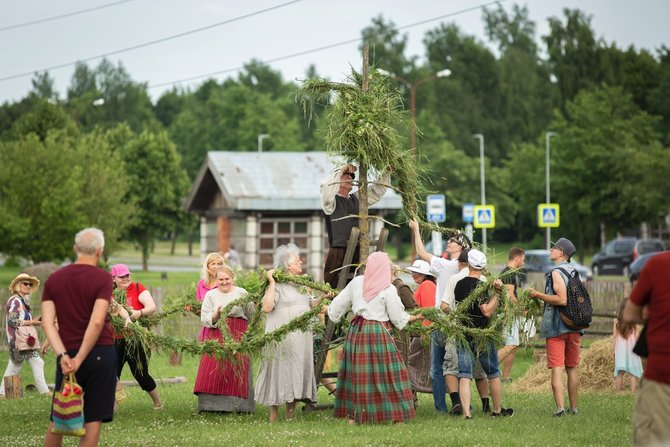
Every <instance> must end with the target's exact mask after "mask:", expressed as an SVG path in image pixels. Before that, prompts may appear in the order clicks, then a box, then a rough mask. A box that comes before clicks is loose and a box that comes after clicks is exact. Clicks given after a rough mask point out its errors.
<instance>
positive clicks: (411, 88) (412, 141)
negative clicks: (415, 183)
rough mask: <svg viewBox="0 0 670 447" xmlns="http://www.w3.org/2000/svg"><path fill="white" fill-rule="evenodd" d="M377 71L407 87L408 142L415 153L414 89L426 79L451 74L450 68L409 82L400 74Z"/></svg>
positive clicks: (429, 79)
mask: <svg viewBox="0 0 670 447" xmlns="http://www.w3.org/2000/svg"><path fill="white" fill-rule="evenodd" d="M377 71H378V72H379V73H381V74H383V75H384V76H388V77H389V78H393V79H397V80H399V81H401V82H402V83H403V84H405V86H406V87H407V88H408V89H409V112H410V116H411V117H412V127H411V128H410V134H409V143H410V147H411V148H412V151H413V152H414V154H415V155H416V90H417V89H418V88H419V86H420V85H421V84H425V83H426V82H428V81H432V80H433V79H437V78H446V77H447V76H449V75H450V74H451V70H449V69H448V68H445V69H444V70H440V71H438V72H437V73H435V74H432V75H430V76H426V77H425V78H423V79H419V80H418V81H416V82H410V81H408V80H407V79H405V78H403V77H402V76H398V75H396V74H394V73H391V72H389V71H386V70H384V69H382V68H379V69H377Z"/></svg>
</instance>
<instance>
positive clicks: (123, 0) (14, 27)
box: [0, 0, 133, 32]
mask: <svg viewBox="0 0 670 447" xmlns="http://www.w3.org/2000/svg"><path fill="white" fill-rule="evenodd" d="M132 1H133V0H121V1H118V2H113V3H107V4H105V5H100V6H95V7H93V8H88V9H81V10H79V11H73V12H68V13H65V14H61V15H57V16H53V17H45V18H44V19H38V20H33V21H30V22H23V23H17V24H16V25H8V26H3V27H1V28H0V32H3V31H7V30H10V29H16V28H23V27H25V26H31V25H37V24H39V23H46V22H53V21H54V20H60V19H65V18H67V17H72V16H76V15H79V14H86V13H87V12H92V11H97V10H99V9H104V8H110V7H112V6H116V5H120V4H121V3H128V2H132Z"/></svg>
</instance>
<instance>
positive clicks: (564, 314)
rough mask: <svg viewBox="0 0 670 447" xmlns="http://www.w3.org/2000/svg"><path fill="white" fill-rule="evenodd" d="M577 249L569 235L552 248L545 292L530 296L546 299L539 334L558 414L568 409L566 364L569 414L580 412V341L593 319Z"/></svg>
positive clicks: (532, 292)
mask: <svg viewBox="0 0 670 447" xmlns="http://www.w3.org/2000/svg"><path fill="white" fill-rule="evenodd" d="M576 251H577V249H576V248H575V246H574V244H573V243H572V242H570V241H569V240H568V239H566V238H560V239H559V240H558V241H556V242H555V243H554V245H553V247H552V248H551V254H550V256H551V260H552V261H553V262H554V264H556V267H554V269H553V270H552V271H551V272H550V273H549V274H547V282H546V285H545V290H544V293H541V292H538V291H537V290H535V289H532V288H531V289H530V293H531V297H533V298H537V299H540V300H542V301H544V314H543V316H542V326H541V327H540V338H544V339H546V350H547V367H548V368H549V369H551V390H552V392H553V394H554V401H555V402H556V413H555V414H554V415H555V416H559V417H560V416H563V415H564V414H565V413H566V410H565V407H564V395H563V379H562V377H561V376H562V373H563V367H565V371H566V372H567V375H568V397H569V400H570V408H569V410H567V412H568V413H569V414H573V415H576V414H577V391H578V389H579V372H578V370H577V368H578V366H579V355H580V350H581V346H580V341H581V336H582V334H583V329H584V328H585V327H588V325H589V324H590V323H591V314H592V309H591V301H590V299H589V297H588V293H587V292H586V290H585V289H584V288H583V285H581V288H580V285H579V284H577V283H578V282H579V283H581V281H580V280H579V273H577V272H576V271H575V268H574V266H573V265H572V264H570V258H571V257H572V256H573V255H574V254H575V252H576ZM575 315H576V317H575Z"/></svg>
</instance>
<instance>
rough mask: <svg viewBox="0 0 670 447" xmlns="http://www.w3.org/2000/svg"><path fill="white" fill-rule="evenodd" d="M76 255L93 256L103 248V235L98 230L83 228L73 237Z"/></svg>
mask: <svg viewBox="0 0 670 447" xmlns="http://www.w3.org/2000/svg"><path fill="white" fill-rule="evenodd" d="M74 245H75V247H76V250H77V253H81V254H83V255H94V254H95V252H96V251H97V250H98V249H99V248H105V235H104V233H103V232H102V230H100V229H98V228H84V229H83V230H81V231H80V232H79V233H77V235H76V236H75V237H74Z"/></svg>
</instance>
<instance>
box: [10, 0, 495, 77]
mask: <svg viewBox="0 0 670 447" xmlns="http://www.w3.org/2000/svg"><path fill="white" fill-rule="evenodd" d="M504 1H506V0H496V1H492V2H489V3H483V4H481V5H478V6H472V7H470V8H465V9H461V10H459V11H455V12H450V13H448V14H443V15H441V16H437V17H431V18H430V19H425V20H421V21H419V22H414V23H410V24H409V25H403V26H397V27H395V28H394V29H395V30H396V31H400V30H403V29H407V28H412V27H415V26H419V25H423V24H426V23H430V22H434V21H436V20H441V19H446V18H448V17H453V16H456V15H460V14H465V13H466V12H470V11H474V10H477V9H482V8H486V7H487V6H491V5H494V4H500V3H501V2H504ZM360 40H361V38H360V37H357V38H355V39H349V40H343V41H341V42H337V43H333V44H330V45H324V46H322V47H317V48H312V49H309V50H304V51H299V52H297V53H291V54H287V55H284V56H278V57H275V58H272V59H266V60H263V61H260V63H262V64H271V63H273V62H279V61H283V60H286V59H292V58H294V57H299V56H304V55H306V54H311V53H318V52H319V51H325V50H329V49H331V48H336V47H341V46H344V45H349V44H351V43H356V42H358V41H360ZM242 69H244V66H241V67H234V68H226V69H223V70H218V71H213V72H210V73H207V74H201V75H195V76H190V77H188V78H182V79H178V80H176V81H169V82H162V83H160V84H153V85H149V86H147V89H148V90H151V89H155V88H160V87H166V86H168V85H175V84H181V83H182V82H189V81H195V80H196V79H202V78H208V77H211V76H216V75H221V74H225V73H231V72H235V71H239V70H242ZM0 81H2V79H0Z"/></svg>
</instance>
